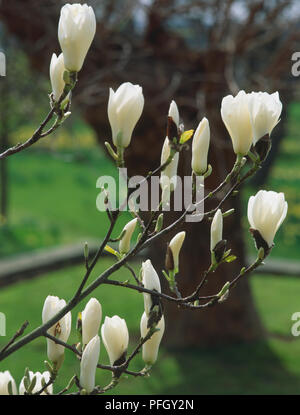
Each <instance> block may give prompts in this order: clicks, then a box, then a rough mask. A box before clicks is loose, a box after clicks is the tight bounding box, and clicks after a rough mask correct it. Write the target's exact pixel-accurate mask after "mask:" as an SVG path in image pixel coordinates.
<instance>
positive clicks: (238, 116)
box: [221, 91, 253, 156]
mask: <svg viewBox="0 0 300 415" xmlns="http://www.w3.org/2000/svg"><path fill="white" fill-rule="evenodd" d="M248 99H249V98H248V95H247V94H246V93H245V91H240V92H239V93H238V94H237V95H236V96H235V97H233V96H232V95H227V96H226V97H224V98H223V100H222V105H221V116H222V120H223V122H224V124H225V126H226V128H227V131H228V133H229V135H230V137H231V140H232V145H233V150H234V152H235V153H236V154H240V155H243V156H244V155H245V154H247V153H248V151H249V150H250V147H251V145H252V138H253V132H252V126H251V121H250V113H249V107H248Z"/></svg>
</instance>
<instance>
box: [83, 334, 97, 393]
mask: <svg viewBox="0 0 300 415" xmlns="http://www.w3.org/2000/svg"><path fill="white" fill-rule="evenodd" d="M99 355H100V337H99V336H98V335H96V336H94V337H93V338H92V339H91V340H90V341H89V342H88V344H87V345H86V347H85V349H84V351H83V353H82V357H81V362H80V381H79V382H80V386H81V387H82V388H83V389H85V390H86V391H87V393H91V392H92V391H93V390H94V388H95V376H96V369H97V364H98V360H99Z"/></svg>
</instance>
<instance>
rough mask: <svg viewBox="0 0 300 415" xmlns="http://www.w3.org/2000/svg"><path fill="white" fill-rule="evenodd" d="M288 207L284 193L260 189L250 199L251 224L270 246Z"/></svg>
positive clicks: (249, 213)
mask: <svg viewBox="0 0 300 415" xmlns="http://www.w3.org/2000/svg"><path fill="white" fill-rule="evenodd" d="M287 209H288V204H287V202H286V201H285V198H284V193H277V192H273V191H272V190H270V191H266V190H260V191H259V192H258V193H256V195H255V196H251V197H250V199H249V202H248V220H249V223H250V226H251V228H252V229H256V230H257V231H258V232H259V233H260V235H261V236H262V238H263V239H264V240H265V241H266V243H267V244H268V246H269V247H271V246H272V244H273V240H274V237H275V234H276V232H277V230H278V229H279V226H280V225H281V224H282V222H283V221H284V219H285V217H286V214H287Z"/></svg>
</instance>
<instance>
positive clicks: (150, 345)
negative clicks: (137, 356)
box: [140, 312, 165, 365]
mask: <svg viewBox="0 0 300 415" xmlns="http://www.w3.org/2000/svg"><path fill="white" fill-rule="evenodd" d="M140 327H141V336H142V337H145V336H146V335H147V333H148V331H149V329H148V317H147V315H146V313H145V312H144V313H143V315H142V318H141V325H140ZM156 328H157V329H159V331H156V332H155V333H154V334H152V336H151V337H150V339H149V340H147V341H146V342H145V343H144V344H143V360H144V362H145V363H146V364H147V365H153V364H154V363H155V362H156V360H157V355H158V349H159V345H160V342H161V339H162V336H163V334H164V331H165V319H164V316H162V317H161V319H160V320H159V322H158V323H157V325H156Z"/></svg>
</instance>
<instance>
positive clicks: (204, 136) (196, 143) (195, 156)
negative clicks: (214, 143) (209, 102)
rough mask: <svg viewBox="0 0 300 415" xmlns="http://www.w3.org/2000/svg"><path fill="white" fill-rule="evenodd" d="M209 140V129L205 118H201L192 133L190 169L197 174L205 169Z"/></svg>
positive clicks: (200, 173) (202, 172)
mask: <svg viewBox="0 0 300 415" xmlns="http://www.w3.org/2000/svg"><path fill="white" fill-rule="evenodd" d="M209 141H210V129H209V122H208V119H207V118H205V117H204V118H203V119H202V121H201V122H200V124H199V126H198V128H197V130H196V131H195V133H194V138H193V144H192V170H193V171H194V172H195V173H196V174H197V175H203V174H204V173H205V172H206V171H207V154H208V149H209Z"/></svg>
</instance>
